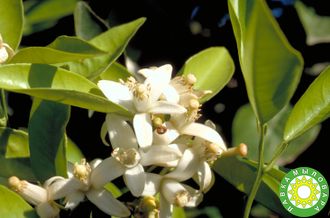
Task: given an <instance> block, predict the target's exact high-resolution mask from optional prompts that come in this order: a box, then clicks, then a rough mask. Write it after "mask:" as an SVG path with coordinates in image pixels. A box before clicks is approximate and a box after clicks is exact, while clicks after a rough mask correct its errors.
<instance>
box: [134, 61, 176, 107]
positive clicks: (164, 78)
mask: <svg viewBox="0 0 330 218" xmlns="http://www.w3.org/2000/svg"><path fill="white" fill-rule="evenodd" d="M172 69H173V68H172V66H171V65H170V64H166V65H163V66H161V67H158V68H149V69H142V70H140V71H139V73H140V74H142V73H143V74H144V75H147V74H148V76H147V78H146V80H145V81H144V84H146V85H147V86H149V87H150V96H149V98H150V102H155V101H157V100H158V99H159V97H160V95H161V94H162V93H163V91H164V89H165V88H166V87H167V86H168V84H169V83H170V80H171V76H172ZM141 71H142V73H141ZM143 71H144V72H143Z"/></svg>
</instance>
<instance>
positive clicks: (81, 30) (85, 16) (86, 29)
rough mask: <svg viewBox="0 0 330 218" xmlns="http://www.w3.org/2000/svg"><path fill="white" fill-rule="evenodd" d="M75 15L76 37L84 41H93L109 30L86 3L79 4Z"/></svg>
mask: <svg viewBox="0 0 330 218" xmlns="http://www.w3.org/2000/svg"><path fill="white" fill-rule="evenodd" d="M73 15H74V27H75V32H76V35H77V36H78V37H80V38H82V39H85V40H89V39H92V38H93V37H95V36H97V35H99V34H100V33H102V32H103V30H104V29H107V28H108V26H107V24H106V23H104V21H103V20H101V19H100V18H99V17H98V16H97V15H96V14H95V13H94V12H93V11H92V9H91V8H90V7H89V5H88V4H87V3H86V2H83V1H79V2H77V5H76V8H75V10H74V14H73Z"/></svg>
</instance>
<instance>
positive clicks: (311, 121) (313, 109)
mask: <svg viewBox="0 0 330 218" xmlns="http://www.w3.org/2000/svg"><path fill="white" fill-rule="evenodd" d="M329 116H330V67H328V68H327V69H325V70H324V71H323V72H322V73H321V74H320V75H319V76H318V77H317V78H316V79H315V80H314V82H313V83H312V84H311V85H310V86H309V87H308V89H307V90H306V92H305V93H304V94H303V96H301V98H300V99H299V100H298V102H297V103H296V104H295V106H294V107H293V109H292V112H291V114H290V116H289V118H288V121H287V123H286V125H285V130H284V140H286V141H291V140H293V139H295V138H296V137H298V136H300V135H301V134H303V133H304V132H306V131H307V130H308V129H310V128H311V127H313V126H315V125H316V124H318V123H320V122H322V121H323V120H325V119H327V118H328V117H329Z"/></svg>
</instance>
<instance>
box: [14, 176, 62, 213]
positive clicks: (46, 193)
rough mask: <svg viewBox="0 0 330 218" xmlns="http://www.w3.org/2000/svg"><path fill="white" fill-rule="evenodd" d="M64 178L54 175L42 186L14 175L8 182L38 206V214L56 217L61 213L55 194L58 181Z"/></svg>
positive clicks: (27, 199)
mask: <svg viewBox="0 0 330 218" xmlns="http://www.w3.org/2000/svg"><path fill="white" fill-rule="evenodd" d="M63 180H64V178H62V177H59V176H56V177H52V178H50V179H48V180H47V181H46V182H45V184H44V186H43V187H41V186H38V185H35V184H32V183H29V182H27V181H25V180H20V179H19V178H17V177H16V176H12V177H10V178H9V179H8V183H9V186H10V187H11V188H12V189H13V190H14V191H15V192H17V193H18V194H19V195H20V196H22V197H23V198H24V199H25V200H26V201H28V202H29V203H30V204H32V205H34V206H36V211H37V214H38V215H39V216H40V217H41V218H55V217H59V213H60V209H59V207H58V205H57V203H55V201H54V200H57V199H58V198H56V196H55V190H56V189H57V185H56V182H58V181H63Z"/></svg>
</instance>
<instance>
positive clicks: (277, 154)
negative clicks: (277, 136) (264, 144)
mask: <svg viewBox="0 0 330 218" xmlns="http://www.w3.org/2000/svg"><path fill="white" fill-rule="evenodd" d="M288 144H289V143H288V142H286V141H283V142H282V143H281V145H280V146H279V147H277V150H276V152H275V155H274V156H273V158H272V160H271V161H270V162H269V164H268V165H267V167H266V168H265V169H264V172H268V171H269V170H270V169H272V168H273V166H274V164H275V163H276V161H277V159H278V158H279V157H280V156H281V154H282V153H283V151H285V149H286V148H287V147H288Z"/></svg>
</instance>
